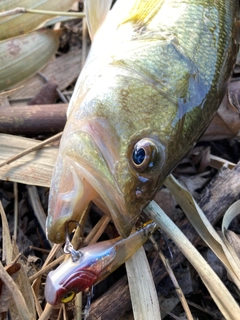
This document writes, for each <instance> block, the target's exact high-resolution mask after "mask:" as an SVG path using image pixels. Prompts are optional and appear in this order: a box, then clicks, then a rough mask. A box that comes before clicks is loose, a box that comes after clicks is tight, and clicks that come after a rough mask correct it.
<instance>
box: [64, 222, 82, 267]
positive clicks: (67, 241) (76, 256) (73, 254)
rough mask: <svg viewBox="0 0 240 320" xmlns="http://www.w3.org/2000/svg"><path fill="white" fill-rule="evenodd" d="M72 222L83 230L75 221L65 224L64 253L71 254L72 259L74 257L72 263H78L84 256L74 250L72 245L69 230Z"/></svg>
mask: <svg viewBox="0 0 240 320" xmlns="http://www.w3.org/2000/svg"><path fill="white" fill-rule="evenodd" d="M71 222H74V223H75V224H76V225H77V226H78V227H79V228H82V226H81V225H80V224H79V223H78V222H77V221H75V220H68V221H66V223H65V246H64V248H63V251H64V252H65V253H70V254H71V257H72V261H73V262H76V261H78V260H79V259H80V258H81V257H82V256H83V253H82V252H81V251H80V250H75V249H74V248H73V245H72V244H71V241H70V236H69V229H68V227H69V223H71Z"/></svg>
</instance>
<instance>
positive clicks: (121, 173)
mask: <svg viewBox="0 0 240 320" xmlns="http://www.w3.org/2000/svg"><path fill="white" fill-rule="evenodd" d="M237 11H238V1H236V0H219V1H215V0H185V1H182V0H174V1H173V0H159V1H156V0H150V1H146V0H134V1H133V0H131V1H127V0H118V1H117V3H116V4H115V6H114V8H113V9H112V10H111V12H110V13H109V14H108V16H107V18H106V20H105V21H104V23H103V25H102V26H101V28H100V29H99V31H98V32H97V33H96V35H95V37H94V40H93V43H92V48H91V52H90V55H89V57H88V60H87V62H86V64H85V67H84V69H83V70H82V73H81V75H80V77H79V79H78V82H77V84H76V87H75V90H74V94H73V97H72V99H71V102H70V106H69V111H68V121H67V124H66V127H65V130H64V135H63V137H62V141H61V145H60V149H59V155H58V159H57V163H56V167H55V170H54V173H53V178H52V186H51V189H50V198H49V215H48V219H47V231H48V237H49V239H50V240H52V241H54V242H62V241H64V222H65V221H66V220H68V219H75V220H79V218H80V216H81V214H82V213H83V212H84V210H85V209H86V208H87V206H88V204H89V202H90V201H93V202H94V203H95V204H96V205H98V206H99V207H100V208H101V209H102V210H103V211H105V212H106V213H107V214H109V215H111V218H112V219H113V221H114V223H115V225H116V227H117V230H118V232H119V233H120V235H121V236H123V237H127V236H128V235H129V234H130V232H131V230H132V227H133V226H134V224H135V222H136V220H137V219H138V217H139V215H140V213H141V211H142V209H143V208H144V207H145V206H147V205H148V203H149V202H150V201H151V200H152V199H153V197H154V195H155V194H156V192H157V191H158V190H159V188H160V187H161V185H162V183H163V181H164V179H165V178H166V177H167V175H168V174H169V173H170V172H171V171H172V170H173V169H174V167H175V166H176V165H177V163H178V162H179V161H180V160H181V159H182V157H183V156H184V155H185V154H186V153H187V151H188V150H189V149H190V148H191V147H192V146H193V144H194V143H195V142H196V140H197V139H198V138H199V136H200V135H201V134H202V133H203V131H204V130H205V129H206V127H207V126H208V124H209V122H210V121H211V119H212V117H213V115H214V113H215V112H216V110H217V108H218V106H219V104H220V102H221V100H222V99H223V96H224V94H225V91H226V88H227V84H228V80H229V77H230V75H231V71H232V68H233V66H234V63H235V59H236V55H237V44H236V41H235V38H236V21H235V19H236V14H237Z"/></svg>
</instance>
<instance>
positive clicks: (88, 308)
mask: <svg viewBox="0 0 240 320" xmlns="http://www.w3.org/2000/svg"><path fill="white" fill-rule="evenodd" d="M92 298H93V286H91V287H90V288H89V291H88V294H87V303H86V305H85V308H84V312H83V316H84V320H87V318H88V317H89V314H90V305H91V300H92Z"/></svg>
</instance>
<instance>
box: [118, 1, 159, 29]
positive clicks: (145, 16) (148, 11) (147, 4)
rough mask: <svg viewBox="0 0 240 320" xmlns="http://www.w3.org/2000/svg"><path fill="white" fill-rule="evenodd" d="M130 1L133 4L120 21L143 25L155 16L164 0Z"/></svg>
mask: <svg viewBox="0 0 240 320" xmlns="http://www.w3.org/2000/svg"><path fill="white" fill-rule="evenodd" d="M132 2H133V6H132V8H131V9H130V10H129V13H128V16H127V17H125V19H124V20H123V21H122V23H126V22H133V23H140V24H142V25H144V24H145V23H147V22H148V21H149V20H151V19H152V18H153V17H154V16H155V14H156V13H157V12H158V11H159V9H160V8H161V6H162V4H163V2H164V0H149V1H147V0H136V1H132Z"/></svg>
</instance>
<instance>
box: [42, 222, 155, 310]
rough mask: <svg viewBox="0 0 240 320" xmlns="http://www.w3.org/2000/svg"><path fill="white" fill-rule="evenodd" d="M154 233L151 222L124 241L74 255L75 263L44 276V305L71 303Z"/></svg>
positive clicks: (63, 265)
mask: <svg viewBox="0 0 240 320" xmlns="http://www.w3.org/2000/svg"><path fill="white" fill-rule="evenodd" d="M155 230H156V224H155V223H154V222H151V223H147V224H145V225H144V227H143V228H141V229H140V230H138V231H136V232H134V233H132V234H131V235H130V236H129V237H128V238H127V239H122V238H121V237H118V238H115V239H112V240H108V241H102V242H98V243H96V244H93V245H90V246H87V247H85V248H82V249H81V250H80V251H76V252H77V253H78V258H77V259H76V254H75V255H74V257H73V259H72V258H69V259H68V260H66V261H65V262H63V263H62V264H61V265H60V266H59V267H58V268H57V269H55V270H54V271H51V272H50V273H49V274H48V276H47V280H46V284H45V298H46V301H47V302H48V303H50V304H52V305H56V304H58V303H60V302H64V303H66V302H69V301H71V300H72V299H73V298H74V296H75V294H77V293H78V292H80V291H84V290H85V289H87V288H90V287H91V286H92V285H94V284H96V283H98V282H100V281H101V280H103V279H104V278H106V277H107V276H108V275H109V274H110V273H112V272H113V271H114V270H116V269H117V268H118V267H119V266H120V265H122V264H123V263H124V262H125V261H126V260H127V259H128V258H130V256H131V255H133V254H134V252H135V251H137V250H138V249H139V248H140V247H141V245H143V244H144V243H145V242H146V241H147V239H148V238H149V236H150V235H151V234H152V233H153V232H154V231H155Z"/></svg>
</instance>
